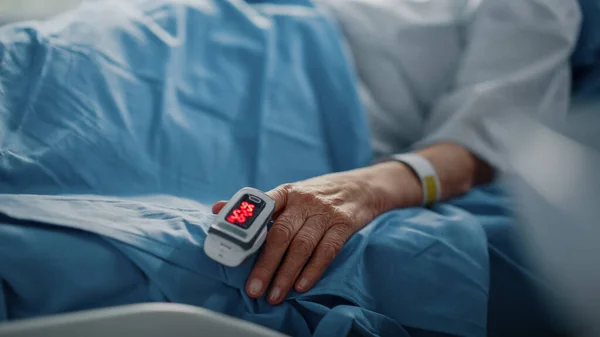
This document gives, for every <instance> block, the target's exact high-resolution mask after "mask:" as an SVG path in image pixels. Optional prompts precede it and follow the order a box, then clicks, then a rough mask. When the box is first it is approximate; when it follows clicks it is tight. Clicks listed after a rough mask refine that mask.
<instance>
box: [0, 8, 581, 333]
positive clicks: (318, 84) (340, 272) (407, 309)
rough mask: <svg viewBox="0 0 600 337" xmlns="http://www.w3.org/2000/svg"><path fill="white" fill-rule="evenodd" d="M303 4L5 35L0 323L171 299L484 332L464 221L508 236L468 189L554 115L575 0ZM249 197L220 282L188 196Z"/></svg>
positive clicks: (248, 315) (35, 28)
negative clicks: (522, 123) (243, 237)
mask: <svg viewBox="0 0 600 337" xmlns="http://www.w3.org/2000/svg"><path fill="white" fill-rule="evenodd" d="M318 6H319V7H318V10H315V9H314V8H312V6H311V5H310V4H308V5H306V6H300V5H298V6H291V7H287V6H284V5H272V4H256V5H248V4H247V3H243V2H240V1H237V0H231V1H227V0H213V1H209V0H201V1H196V2H190V1H175V0H169V1H164V0H163V1H139V2H125V1H115V2H90V3H86V4H84V5H83V6H82V7H81V8H79V9H77V10H75V11H73V12H70V13H66V14H65V15H63V16H61V17H59V18H56V19H53V20H50V21H49V22H47V23H22V24H18V25H15V26H13V27H7V28H4V29H2V30H1V31H0V43H1V45H2V48H0V56H1V59H2V81H0V85H1V86H2V89H3V90H2V91H3V92H2V93H1V94H0V95H2V96H0V101H1V102H2V106H1V108H2V109H3V110H2V111H0V179H1V181H0V193H2V194H0V320H4V319H13V318H24V317H31V316H36V315H43V314H51V313H56V312H65V311H72V310H81V309H87V308H95V307H101V306H111V305H118V304H125V303H133V302H141V301H171V302H181V303H188V304H193V305H200V306H203V307H207V308H209V309H212V310H217V311H220V312H224V313H226V314H229V315H233V316H236V317H241V318H243V319H247V320H250V321H253V322H256V323H259V324H263V325H266V326H269V327H271V328H274V329H277V330H281V331H285V332H287V333H290V334H293V335H301V336H305V335H311V334H312V335H320V336H336V335H341V334H342V331H348V330H351V331H352V332H353V333H355V334H359V333H360V334H361V335H369V336H375V335H390V336H408V335H410V336H419V335H424V332H427V331H429V332H431V333H433V334H438V335H440V336H442V335H447V334H450V335H459V336H483V335H485V334H486V317H487V311H486V310H487V304H488V302H487V301H488V296H489V297H492V296H493V294H488V291H489V287H488V286H489V278H492V283H493V282H495V279H494V277H496V274H495V272H496V271H495V269H494V265H493V264H494V262H493V261H492V262H489V261H491V260H492V258H490V259H489V260H488V255H487V254H488V248H487V244H488V239H487V238H486V235H485V234H486V233H485V232H484V229H482V227H484V225H488V226H496V227H497V228H505V227H507V226H508V224H510V223H511V220H510V217H509V216H508V215H507V213H509V210H507V209H509V208H510V207H509V203H508V202H507V201H506V200H505V199H504V198H503V197H501V196H498V195H499V194H500V193H492V192H495V190H493V189H490V190H488V189H485V188H475V186H476V185H478V184H482V183H486V182H489V181H491V180H492V179H493V176H494V172H497V171H500V170H502V169H503V167H502V163H503V161H502V158H501V155H500V144H499V143H497V142H496V140H495V136H494V132H495V129H493V128H491V127H490V126H494V127H495V128H499V129H502V126H503V125H504V124H498V123H500V122H498V121H495V118H496V117H503V116H506V115H508V114H510V113H527V114H532V115H535V116H538V117H540V118H549V119H552V118H556V117H560V116H561V115H563V114H565V113H566V110H567V107H568V97H569V68H568V59H569V54H570V52H571V49H572V47H573V45H574V43H575V40H576V36H577V30H578V24H579V10H578V5H577V3H576V1H575V0H515V1H495V0H487V1H476V0H472V1H471V0H464V1H409V0H402V1H384V0H381V1H372V0H340V1H337V0H329V1H319V2H318ZM323 13H326V14H323ZM334 27H338V28H339V30H340V31H341V32H342V34H338V33H337V32H338V30H336V29H335V28H334ZM343 45H345V46H346V47H347V48H346V49H344V48H343ZM348 59H352V60H353V61H354V63H353V64H349V62H347V60H348ZM354 75H357V77H358V79H359V80H358V83H356V81H355V77H354ZM363 110H364V111H366V116H367V117H368V126H367V123H365V116H364V115H365V114H363ZM490 121H491V122H490ZM368 127H370V137H371V139H370V144H369V132H368V130H367V129H368ZM363 128H364V130H363ZM371 152H373V153H375V158H376V159H377V161H376V163H374V164H372V165H369V163H371V159H372V156H371ZM396 154H410V155H411V156H409V157H407V156H400V157H397V156H396V157H394V155H396ZM334 172H336V173H334ZM245 185H252V186H255V187H258V188H263V189H265V190H268V189H271V188H273V187H275V186H279V187H275V188H273V189H271V190H270V191H268V192H267V193H268V194H269V195H270V196H271V197H272V198H273V199H274V200H275V203H276V213H277V214H276V217H275V223H274V225H273V226H272V228H271V229H270V231H269V233H268V236H267V240H266V244H265V245H264V247H263V249H262V251H261V253H260V256H259V257H258V258H257V259H256V263H255V264H254V263H253V262H254V259H252V260H250V261H249V262H248V263H246V264H244V265H242V266H240V267H239V268H225V267H223V266H221V265H218V264H217V263H216V262H214V261H212V260H210V259H209V258H208V257H206V256H205V255H204V254H203V252H202V247H201V245H202V243H203V240H204V238H205V233H204V232H203V231H202V225H206V223H205V222H206V221H207V220H206V218H205V217H204V215H203V214H201V213H202V212H201V211H200V210H202V209H203V208H202V207H203V206H202V205H201V204H199V203H198V201H200V202H201V203H203V204H208V203H213V202H214V201H215V200H219V199H223V198H227V197H230V196H231V192H234V191H235V190H237V189H239V188H240V187H243V186H245ZM57 194H60V196H57ZM62 194H73V195H74V196H73V195H72V196H62ZM90 194H92V196H89V195H90ZM154 194H168V195H170V196H169V197H168V198H158V197H156V198H154V197H149V196H148V195H154ZM463 194H467V195H466V196H465V197H461V198H458V197H459V196H461V195H463ZM132 195H135V196H136V197H138V199H135V200H133V199H129V198H121V197H130V196H132ZM109 196H110V197H109ZM115 196H116V197H119V198H116V197H115ZM188 199H192V200H191V201H190V200H188ZM437 201H440V202H437ZM441 201H444V202H441ZM436 202H437V203H436ZM425 205H427V206H429V205H431V206H429V207H415V206H425ZM222 206H223V202H217V203H216V204H214V205H213V211H214V212H218V211H219V209H220V208H221V207H222ZM384 213H385V215H384ZM380 215H382V216H380ZM491 241H493V240H490V242H491ZM493 243H494V244H496V243H495V242H493ZM73 252H76V253H73ZM501 255H502V257H505V256H507V255H508V254H504V252H503V254H501ZM490 264H491V266H490ZM507 264H509V263H508V262H507ZM511 266H512V267H514V264H511ZM490 268H491V271H490ZM517 269H518V268H517ZM498 270H502V269H498ZM503 275H506V274H503ZM501 295H502V296H503V295H504V294H501ZM507 311H509V312H510V310H507ZM511 313H512V312H511ZM500 316H502V315H500ZM514 316H518V315H517V314H514V315H513V316H510V319H509V321H510V320H511V319H513V318H514ZM490 317H492V313H490ZM411 329H412V330H411ZM508 335H510V334H508ZM513 335H514V334H513Z"/></svg>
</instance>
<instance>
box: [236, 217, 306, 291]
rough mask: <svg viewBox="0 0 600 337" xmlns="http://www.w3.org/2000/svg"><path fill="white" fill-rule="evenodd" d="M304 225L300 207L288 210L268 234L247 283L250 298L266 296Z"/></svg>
mask: <svg viewBox="0 0 600 337" xmlns="http://www.w3.org/2000/svg"><path fill="white" fill-rule="evenodd" d="M303 224H304V215H303V211H302V209H301V208H300V207H291V208H287V209H286V210H285V211H284V212H283V213H282V214H281V215H280V216H279V217H278V218H277V220H276V221H275V223H274V224H273V227H271V229H270V230H269V233H267V239H266V242H265V246H264V247H263V249H262V251H261V254H260V256H259V257H258V260H257V262H256V264H255V265H254V268H253V269H252V272H251V273H250V277H249V278H248V282H247V283H246V292H247V293H248V296H250V297H253V298H257V297H260V296H262V295H263V294H264V292H265V289H266V288H267V285H268V284H269V283H270V282H271V279H272V278H273V275H274V274H275V271H276V270H277V267H278V266H279V263H280V262H281V259H282V257H283V255H284V254H285V252H286V250H287V248H288V246H289V245H290V242H291V241H292V238H293V237H294V235H296V233H297V232H298V230H299V229H300V227H301V226H302V225H303Z"/></svg>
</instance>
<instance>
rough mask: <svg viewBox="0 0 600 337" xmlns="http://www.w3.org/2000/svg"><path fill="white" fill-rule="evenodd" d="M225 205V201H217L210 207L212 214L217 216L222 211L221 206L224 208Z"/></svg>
mask: <svg viewBox="0 0 600 337" xmlns="http://www.w3.org/2000/svg"><path fill="white" fill-rule="evenodd" d="M225 204H227V201H223V200H221V201H217V202H216V203H215V204H214V205H213V206H212V212H213V214H218V213H219V212H220V211H221V210H222V209H223V206H225Z"/></svg>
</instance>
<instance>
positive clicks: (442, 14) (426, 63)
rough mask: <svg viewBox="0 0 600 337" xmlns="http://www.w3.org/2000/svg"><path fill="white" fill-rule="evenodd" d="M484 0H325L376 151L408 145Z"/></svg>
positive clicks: (447, 78) (442, 88)
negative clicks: (340, 33) (345, 46)
mask: <svg viewBox="0 0 600 337" xmlns="http://www.w3.org/2000/svg"><path fill="white" fill-rule="evenodd" d="M480 2H481V0H456V1H416V0H393V1H390V0H321V1H320V3H321V4H322V5H323V6H324V8H326V9H327V10H328V11H330V12H331V13H332V14H333V16H334V17H335V19H336V20H337V21H338V22H339V23H340V27H341V29H342V31H343V33H344V35H345V37H346V41H347V44H348V47H349V50H350V51H351V54H352V58H353V59H354V64H355V68H356V72H357V74H358V76H359V78H360V94H361V98H362V100H363V104H364V106H365V109H366V111H367V113H368V116H369V121H370V128H371V134H372V135H371V137H372V146H373V149H374V151H375V154H376V155H379V156H381V155H387V154H391V153H394V152H400V151H403V150H406V149H407V148H408V147H409V146H410V145H411V144H412V143H414V142H416V141H417V140H419V139H420V138H421V137H423V136H424V135H423V134H422V133H423V129H424V124H425V120H426V118H427V113H428V111H429V110H430V108H431V107H432V105H434V104H435V102H436V101H437V100H438V99H439V98H440V97H441V96H442V95H443V94H444V93H445V92H447V91H448V90H450V89H451V87H452V83H453V79H454V75H455V72H456V70H457V69H458V68H459V67H460V60H461V54H462V51H463V49H464V46H465V44H466V39H467V36H466V35H467V32H466V30H467V29H468V26H469V22H470V21H471V20H472V17H473V13H474V12H475V11H476V9H477V8H478V7H479V3H480Z"/></svg>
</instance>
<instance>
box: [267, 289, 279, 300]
mask: <svg viewBox="0 0 600 337" xmlns="http://www.w3.org/2000/svg"><path fill="white" fill-rule="evenodd" d="M279 295H281V289H280V288H279V287H275V288H273V290H271V295H269V300H271V301H277V299H279Z"/></svg>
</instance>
